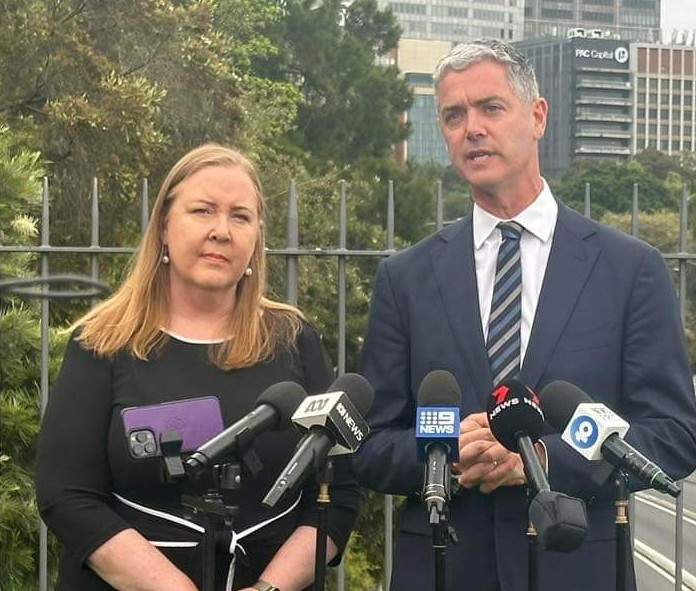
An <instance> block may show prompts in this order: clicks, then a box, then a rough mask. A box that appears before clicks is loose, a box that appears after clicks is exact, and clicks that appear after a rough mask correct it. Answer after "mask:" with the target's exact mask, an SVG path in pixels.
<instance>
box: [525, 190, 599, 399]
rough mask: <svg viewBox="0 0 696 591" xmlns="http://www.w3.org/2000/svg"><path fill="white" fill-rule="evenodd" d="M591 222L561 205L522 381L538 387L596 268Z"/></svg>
mask: <svg viewBox="0 0 696 591" xmlns="http://www.w3.org/2000/svg"><path fill="white" fill-rule="evenodd" d="M594 232H595V229H594V227H593V226H592V225H591V223H590V222H589V221H588V220H586V219H585V218H583V217H582V216H580V215H579V214H577V213H575V212H573V211H571V210H570V209H568V208H567V207H566V206H564V205H563V204H561V203H559V204H558V221H557V222H556V229H555V231H554V236H553V244H552V245H551V253H550V255H549V261H548V264H547V265H546V273H545V275H544V282H543V284H542V288H541V293H540V294H539V302H538V304H537V309H536V314H535V317H534V323H533V325H532V332H531V335H530V338H529V344H528V346H527V351H526V353H525V357H524V363H523V365H522V371H521V372H520V378H521V380H522V381H523V382H524V383H526V384H527V385H528V386H530V387H531V388H536V387H537V384H538V382H539V379H540V378H541V376H542V374H543V372H544V369H545V368H546V366H547V364H548V362H549V361H550V360H551V356H552V355H553V351H554V349H555V347H556V343H557V342H558V339H559V337H560V336H561V333H562V332H563V329H564V328H565V326H566V323H567V322H568V319H569V318H570V315H571V313H572V311H573V309H574V308H575V305H576V303H577V301H578V297H579V296H580V293H581V291H582V289H583V287H584V285H585V283H586V281H587V279H588V277H589V275H590V272H591V271H592V268H593V266H594V264H595V262H596V260H597V256H598V255H599V252H600V249H599V248H597V247H596V246H593V245H592V244H589V243H588V242H587V241H586V239H587V238H588V237H589V236H591V235H592V234H594Z"/></svg>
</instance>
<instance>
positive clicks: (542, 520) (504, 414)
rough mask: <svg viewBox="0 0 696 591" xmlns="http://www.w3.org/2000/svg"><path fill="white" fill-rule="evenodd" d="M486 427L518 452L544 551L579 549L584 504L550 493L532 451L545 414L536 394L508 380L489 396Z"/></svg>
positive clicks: (531, 516)
mask: <svg viewBox="0 0 696 591" xmlns="http://www.w3.org/2000/svg"><path fill="white" fill-rule="evenodd" d="M487 413H488V424H489V427H490V429H491V432H492V433H493V435H494V436H495V438H496V439H497V440H498V441H499V442H500V443H501V444H502V445H503V446H504V447H505V448H506V449H508V450H510V451H511V452H514V453H519V454H520V456H521V458H522V463H523V465H524V472H525V475H526V476H527V481H528V483H529V486H530V489H531V491H532V494H533V496H532V499H531V502H530V504H529V519H530V521H531V522H532V524H533V525H534V526H535V528H536V531H537V534H538V536H539V542H540V543H541V545H542V547H543V548H545V549H546V550H554V551H557V552H571V551H572V550H575V549H577V548H578V547H580V545H581V544H582V542H583V541H584V539H585V533H586V532H587V512H586V509H585V503H584V502H583V501H582V500H580V499H576V498H575V497H570V496H568V495H565V494H563V493H559V492H555V491H552V490H551V487H550V486H549V481H548V478H547V477H546V471H545V470H544V468H543V467H542V465H541V462H540V461H539V456H538V455H537V453H536V450H535V449H534V443H535V442H536V441H538V439H539V437H540V436H541V433H542V430H543V428H544V413H543V412H542V410H541V407H540V404H539V397H538V396H537V395H536V393H535V392H534V391H533V390H532V389H531V388H529V387H528V386H526V385H525V384H523V383H522V382H520V381H519V380H516V379H512V380H507V381H505V382H503V383H502V384H500V385H499V386H498V387H497V388H496V389H495V390H494V391H493V394H492V395H491V397H490V399H489V401H488V407H487Z"/></svg>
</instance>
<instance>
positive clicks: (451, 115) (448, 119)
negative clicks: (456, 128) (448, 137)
mask: <svg viewBox="0 0 696 591" xmlns="http://www.w3.org/2000/svg"><path fill="white" fill-rule="evenodd" d="M463 118H464V114H463V113H462V112H461V111H450V112H448V113H445V123H446V124H447V125H452V124H455V123H458V122H459V121H461V120H462V119H463Z"/></svg>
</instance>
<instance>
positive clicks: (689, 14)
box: [662, 0, 696, 34]
mask: <svg viewBox="0 0 696 591" xmlns="http://www.w3.org/2000/svg"><path fill="white" fill-rule="evenodd" d="M672 29H696V0H662V30H663V31H665V32H667V33H668V34H670V33H671V31H672Z"/></svg>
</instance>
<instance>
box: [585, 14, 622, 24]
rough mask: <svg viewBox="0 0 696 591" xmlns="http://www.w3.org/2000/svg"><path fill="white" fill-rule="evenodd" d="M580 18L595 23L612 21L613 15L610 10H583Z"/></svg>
mask: <svg viewBox="0 0 696 591" xmlns="http://www.w3.org/2000/svg"><path fill="white" fill-rule="evenodd" d="M582 18H583V19H584V20H588V21H594V22H597V23H613V22H614V15H613V14H612V13H611V12H583V13H582Z"/></svg>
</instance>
